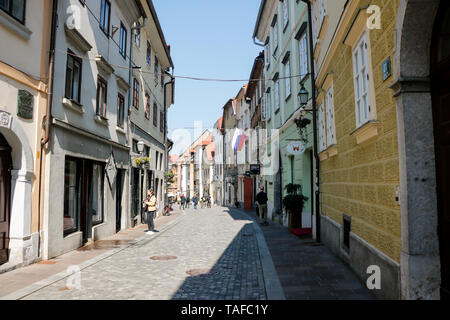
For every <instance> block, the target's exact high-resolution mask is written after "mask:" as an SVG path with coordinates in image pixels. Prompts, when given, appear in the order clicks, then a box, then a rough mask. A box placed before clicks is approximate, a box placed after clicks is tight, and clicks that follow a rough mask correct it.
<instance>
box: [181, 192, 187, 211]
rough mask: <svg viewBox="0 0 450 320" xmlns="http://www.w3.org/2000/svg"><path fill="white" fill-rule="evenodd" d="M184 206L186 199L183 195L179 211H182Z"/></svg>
mask: <svg viewBox="0 0 450 320" xmlns="http://www.w3.org/2000/svg"><path fill="white" fill-rule="evenodd" d="M185 206H186V198H185V197H184V195H182V196H181V209H182V210H184V208H185Z"/></svg>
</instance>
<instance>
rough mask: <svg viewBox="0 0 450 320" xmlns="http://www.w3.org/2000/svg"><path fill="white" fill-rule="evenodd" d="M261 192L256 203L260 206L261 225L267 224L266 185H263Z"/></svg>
mask: <svg viewBox="0 0 450 320" xmlns="http://www.w3.org/2000/svg"><path fill="white" fill-rule="evenodd" d="M259 189H260V192H259V193H258V194H257V195H256V205H257V206H258V213H259V218H260V221H261V225H263V226H267V225H269V223H268V222H267V200H268V199H267V194H266V193H265V192H264V187H262V186H261V188H259Z"/></svg>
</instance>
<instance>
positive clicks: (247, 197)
mask: <svg viewBox="0 0 450 320" xmlns="http://www.w3.org/2000/svg"><path fill="white" fill-rule="evenodd" d="M252 190H253V180H252V179H251V178H244V209H245V210H252Z"/></svg>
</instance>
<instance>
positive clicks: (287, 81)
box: [284, 57, 291, 99]
mask: <svg viewBox="0 0 450 320" xmlns="http://www.w3.org/2000/svg"><path fill="white" fill-rule="evenodd" d="M284 87H285V96H284V97H285V99H287V98H288V97H289V96H290V95H291V63H290V58H289V57H287V60H286V61H285V63H284Z"/></svg>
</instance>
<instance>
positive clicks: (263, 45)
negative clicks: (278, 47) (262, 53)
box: [253, 37, 266, 48]
mask: <svg viewBox="0 0 450 320" xmlns="http://www.w3.org/2000/svg"><path fill="white" fill-rule="evenodd" d="M253 43H254V44H256V45H257V46H260V47H263V48H264V47H265V46H266V45H265V44H264V43H262V42H258V41H256V37H253Z"/></svg>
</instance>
